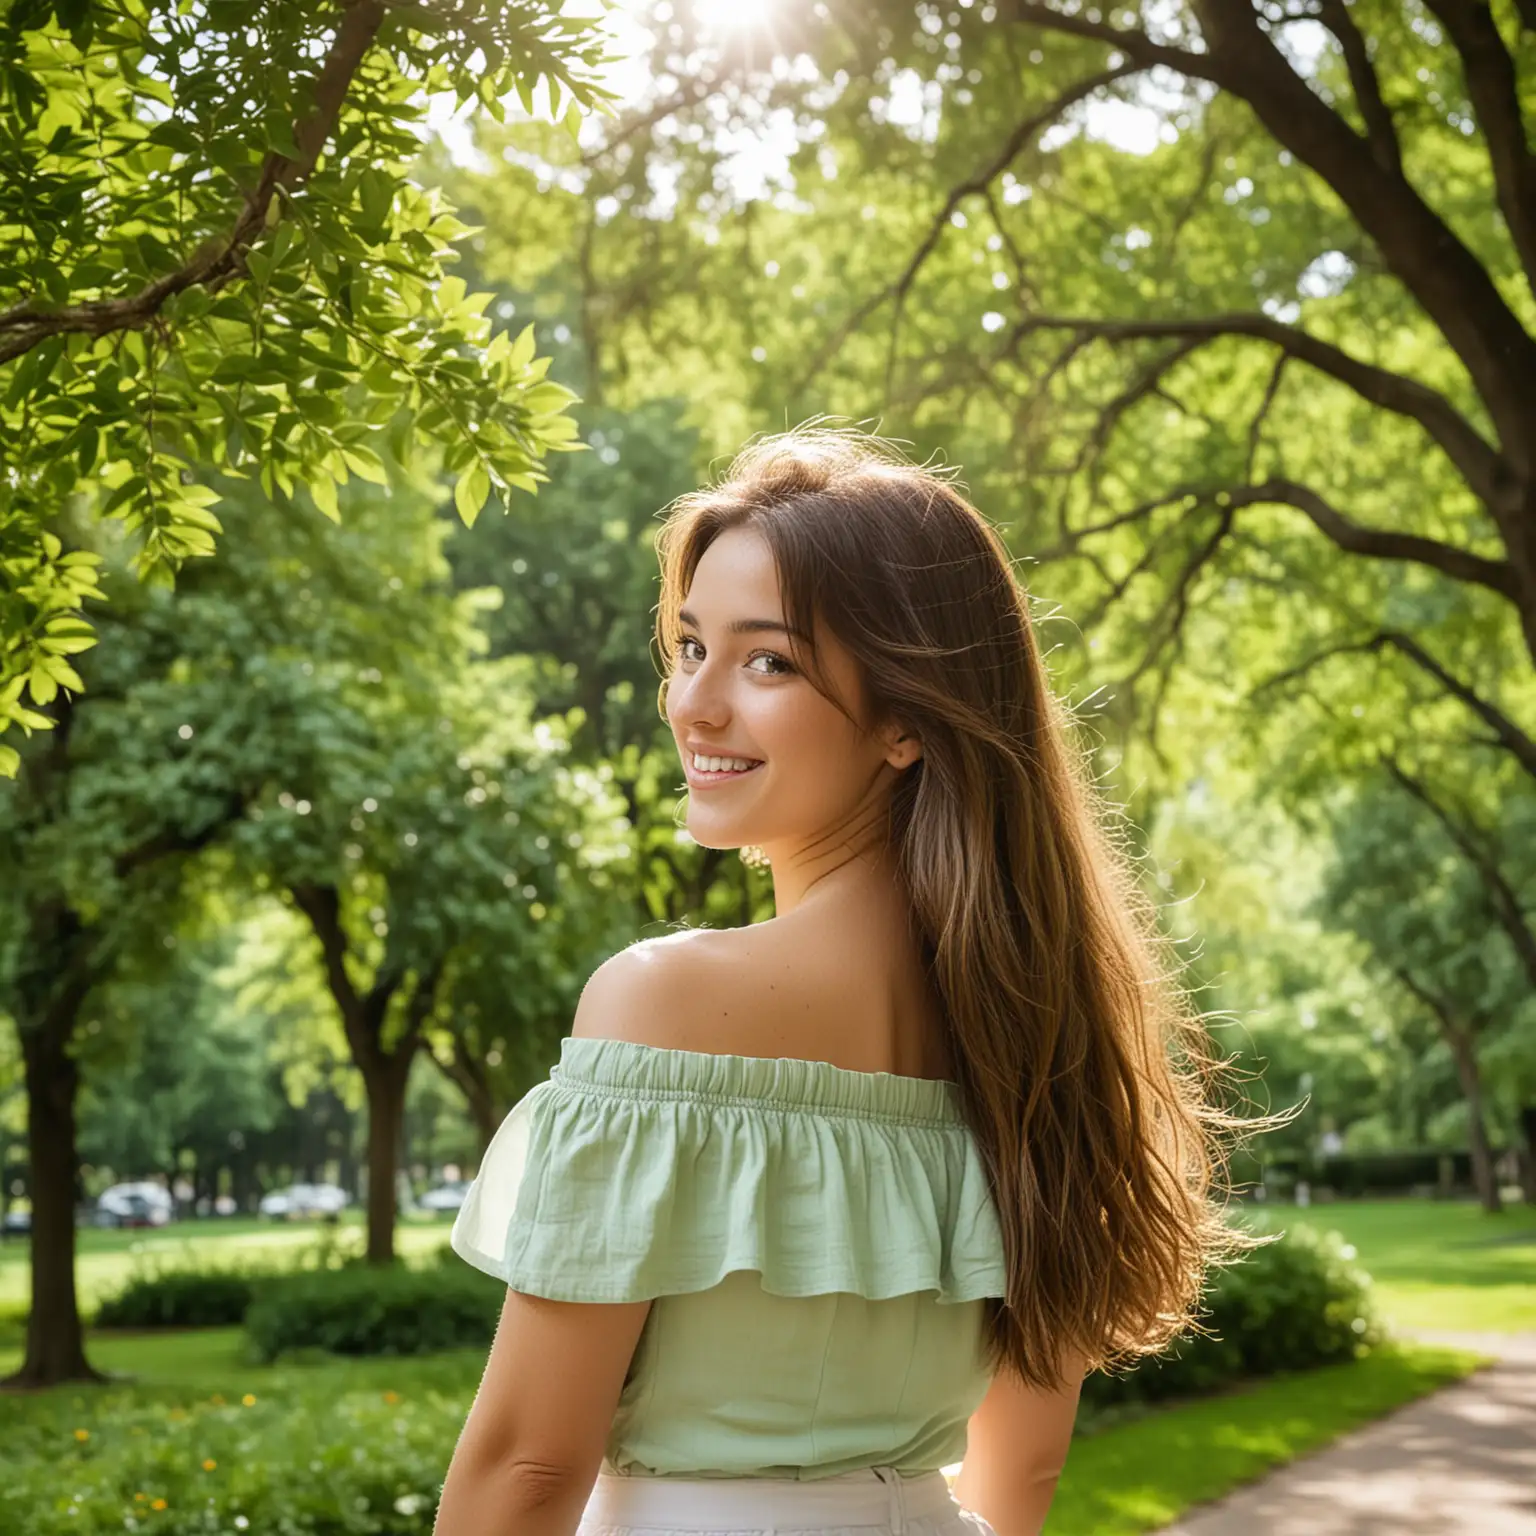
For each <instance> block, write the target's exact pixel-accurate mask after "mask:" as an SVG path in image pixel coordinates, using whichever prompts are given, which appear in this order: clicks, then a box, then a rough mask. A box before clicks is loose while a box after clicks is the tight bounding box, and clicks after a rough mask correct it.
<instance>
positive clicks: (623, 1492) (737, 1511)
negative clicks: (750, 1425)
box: [582, 1467, 957, 1532]
mask: <svg viewBox="0 0 1536 1536" xmlns="http://www.w3.org/2000/svg"><path fill="white" fill-rule="evenodd" d="M956 1507H957V1505H956V1503H955V1498H954V1495H953V1494H952V1493H951V1492H950V1490H949V1482H948V1480H947V1479H946V1478H945V1476H944V1474H943V1473H942V1472H940V1471H932V1472H920V1473H917V1474H915V1475H910V1474H908V1475H903V1474H901V1473H899V1472H897V1471H896V1469H895V1468H894V1467H861V1468H858V1469H856V1470H855V1471H852V1472H839V1473H835V1474H834V1475H833V1476H831V1477H818V1478H811V1479H807V1480H804V1481H802V1480H800V1479H797V1478H790V1477H635V1476H621V1475H618V1474H615V1473H609V1472H601V1473H599V1474H598V1477H597V1481H596V1482H595V1483H594V1484H593V1487H592V1494H591V1497H590V1498H589V1499H588V1500H587V1506H586V1509H585V1511H584V1513H583V1515H582V1521H583V1523H584V1524H589V1525H618V1526H660V1527H663V1528H667V1529H671V1530H674V1531H771V1530H773V1529H775V1528H777V1527H783V1528H786V1529H791V1530H794V1529H808V1528H811V1527H815V1526H839V1525H873V1526H880V1527H882V1528H886V1529H889V1530H892V1531H896V1532H901V1531H902V1530H903V1529H904V1528H905V1525H906V1522H907V1521H908V1520H920V1519H926V1518H929V1517H931V1516H934V1515H938V1514H943V1513H945V1512H947V1511H949V1510H952V1509H955V1508H956Z"/></svg>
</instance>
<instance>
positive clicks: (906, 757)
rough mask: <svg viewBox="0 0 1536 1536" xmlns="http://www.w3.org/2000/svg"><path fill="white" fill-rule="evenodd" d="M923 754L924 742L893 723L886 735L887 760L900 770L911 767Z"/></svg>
mask: <svg viewBox="0 0 1536 1536" xmlns="http://www.w3.org/2000/svg"><path fill="white" fill-rule="evenodd" d="M922 755H923V744H922V742H921V740H919V738H918V737H916V736H915V735H913V734H912V733H911V732H910V731H904V730H902V728H901V727H900V726H899V725H893V726H892V727H891V728H890V730H889V732H888V733H887V736H886V753H885V760H886V762H888V763H889V764H890V765H891V767H893V768H895V769H897V770H898V771H899V770H901V769H903V768H910V767H911V766H912V764H913V763H915V762H916V761H917V760H918V758H920V757H921V756H922Z"/></svg>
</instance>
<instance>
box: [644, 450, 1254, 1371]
mask: <svg viewBox="0 0 1536 1536" xmlns="http://www.w3.org/2000/svg"><path fill="white" fill-rule="evenodd" d="M738 527H746V528H750V529H752V530H753V531H755V532H756V533H758V534H759V535H760V536H761V537H762V538H763V539H764V540H765V541H766V543H767V544H768V547H769V548H770V550H771V551H772V555H773V559H774V562H775V564H776V566H777V571H778V578H779V586H780V591H781V594H782V597H783V602H784V607H785V622H786V624H787V625H788V626H789V628H790V629H791V631H792V632H795V633H797V634H799V635H806V636H810V635H814V633H815V632H816V631H815V626H816V624H824V625H825V626H826V628H827V630H829V631H830V632H831V633H832V634H833V635H835V636H836V637H837V639H838V640H839V641H841V642H842V644H843V645H844V646H846V647H847V649H848V650H849V651H850V652H851V654H852V655H853V657H854V658H855V659H856V661H857V663H858V665H859V667H860V668H861V669H862V674H863V678H864V682H865V688H866V698H867V701H868V707H869V709H870V711H871V712H872V713H871V719H870V721H869V722H867V723H869V724H870V725H871V726H873V725H874V724H877V723H881V722H885V721H888V720H891V719H895V720H898V721H900V722H901V724H902V727H903V729H905V730H907V731H910V732H914V733H915V734H916V735H917V736H918V737H919V738H920V739H921V741H922V745H923V752H922V756H921V757H920V758H919V759H918V760H917V761H916V762H915V763H913V764H912V765H911V766H910V767H909V768H907V769H906V770H905V771H904V772H903V773H902V775H901V777H900V779H899V780H898V782H897V787H896V789H895V792H894V796H893V799H892V803H891V808H890V829H889V835H890V840H891V845H892V847H893V849H894V850H895V851H896V853H897V856H898V863H899V868H900V870H901V873H902V876H903V878H904V880H905V882H906V885H907V888H908V891H909V894H910V898H911V903H912V910H913V915H914V919H915V925H916V930H917V932H918V933H919V935H920V937H921V940H922V945H923V954H924V961H925V963H926V965H927V967H928V970H929V974H930V976H931V977H932V979H933V982H934V984H935V986H936V988H937V991H938V993H939V996H940V997H941V999H942V1001H943V1005H944V1010H945V1014H946V1020H945V1023H946V1028H947V1029H948V1031H949V1046H950V1057H951V1060H952V1062H953V1063H954V1069H955V1072H956V1077H957V1081H958V1083H959V1086H960V1090H961V1100H962V1104H963V1106H964V1109H965V1113H966V1118H967V1121H968V1123H969V1124H970V1126H971V1128H972V1130H973V1132H974V1134H975V1136H976V1140H977V1143H978V1146H979V1147H980V1149H981V1152H982V1155H983V1158H984V1161H985V1163H986V1166H987V1168H988V1171H989V1174H990V1177H991V1181H992V1190H993V1194H994V1196H995V1199H996V1204H997V1211H998V1217H999V1222H1000V1226H1001V1229H1002V1235H1003V1243H1004V1252H1005V1258H1006V1265H1007V1275H1008V1280H1007V1290H1008V1294H1007V1297H1006V1298H1005V1299H1003V1300H1001V1301H999V1300H997V1299H995V1298H994V1299H989V1301H988V1305H987V1321H986V1340H987V1352H988V1360H989V1364H990V1366H991V1368H992V1369H993V1370H994V1371H995V1370H996V1369H997V1368H998V1367H999V1366H1000V1365H1001V1364H1003V1363H1005V1362H1006V1363H1007V1364H1008V1365H1010V1366H1011V1367H1012V1368H1013V1369H1014V1370H1015V1371H1016V1372H1017V1374H1018V1375H1019V1376H1021V1377H1022V1378H1023V1379H1024V1380H1025V1381H1026V1382H1028V1383H1030V1384H1032V1385H1035V1386H1039V1387H1044V1388H1050V1387H1053V1386H1055V1385H1057V1384H1058V1383H1059V1381H1060V1375H1061V1369H1062V1366H1061V1358H1062V1354H1063V1352H1064V1351H1066V1350H1077V1351H1081V1352H1082V1353H1083V1354H1084V1355H1086V1357H1087V1359H1088V1363H1089V1365H1090V1367H1103V1366H1106V1365H1115V1364H1123V1363H1127V1362H1129V1361H1130V1360H1133V1359H1134V1358H1136V1357H1138V1356H1140V1355H1144V1354H1148V1353H1151V1352H1154V1351H1156V1350H1158V1349H1160V1348H1162V1347H1163V1346H1164V1345H1166V1344H1167V1343H1168V1341H1169V1340H1170V1339H1172V1338H1173V1337H1174V1336H1175V1335H1177V1334H1178V1333H1180V1332H1182V1331H1184V1330H1185V1329H1186V1328H1188V1327H1189V1326H1190V1325H1191V1323H1192V1322H1193V1321H1194V1318H1195V1313H1196V1309H1197V1306H1198V1302H1199V1299H1200V1293H1201V1290H1202V1286H1203V1282H1204V1279H1205V1277H1206V1274H1207V1272H1208V1271H1209V1269H1210V1267H1211V1265H1212V1264H1213V1263H1215V1262H1220V1261H1221V1260H1222V1259H1224V1258H1226V1257H1228V1256H1230V1255H1231V1254H1233V1253H1235V1252H1237V1251H1239V1250H1241V1249H1242V1248H1244V1247H1247V1246H1251V1245H1252V1240H1251V1239H1248V1238H1245V1237H1243V1236H1242V1235H1240V1234H1239V1233H1237V1232H1236V1231H1234V1230H1233V1229H1232V1228H1230V1227H1229V1226H1228V1225H1227V1223H1226V1222H1225V1221H1224V1219H1223V1217H1222V1213H1221V1210H1220V1206H1219V1203H1218V1198H1217V1197H1218V1196H1219V1195H1220V1194H1221V1192H1222V1186H1221V1184H1220V1180H1221V1178H1222V1176H1223V1174H1224V1169H1225V1159H1226V1155H1227V1153H1228V1152H1229V1150H1230V1147H1229V1145H1228V1143H1229V1142H1230V1140H1231V1133H1233V1132H1235V1131H1236V1130H1237V1128H1238V1127H1239V1126H1240V1125H1241V1124H1242V1122H1240V1121H1238V1120H1237V1119H1236V1118H1235V1117H1234V1116H1232V1115H1231V1114H1230V1113H1229V1112H1228V1111H1227V1110H1225V1109H1224V1108H1222V1107H1221V1106H1220V1105H1219V1104H1218V1103H1217V1102H1216V1095H1215V1092H1214V1090H1215V1087H1216V1085H1217V1081H1218V1079H1219V1077H1220V1075H1221V1072H1222V1070H1223V1067H1224V1063H1222V1062H1219V1061H1217V1060H1216V1059H1215V1058H1214V1057H1213V1056H1212V1055H1211V1054H1210V1051H1209V1047H1208V1043H1207V1036H1206V1033H1205V1029H1204V1026H1203V1021H1202V1019H1201V1017H1200V1015H1199V1014H1198V1013H1197V1012H1196V1011H1195V1009H1194V1008H1193V1007H1192V1005H1191V1003H1190V1000H1189V998H1188V996H1187V994H1186V993H1185V992H1184V991H1183V990H1182V989H1181V987H1180V986H1179V985H1178V983H1177V982H1176V980H1175V979H1174V976H1173V972H1175V971H1176V970H1177V966H1176V965H1174V966H1170V967H1168V968H1167V969H1166V970H1165V969H1164V968H1163V966H1162V965H1160V963H1159V962H1160V960H1162V959H1163V958H1164V957H1165V956H1166V954H1167V952H1168V948H1169V942H1168V940H1166V939H1164V938H1162V937H1161V936H1160V933H1159V930H1158V926H1157V921H1156V910H1155V908H1154V907H1153V906H1152V904H1151V903H1150V902H1149V901H1148V900H1147V898H1146V897H1145V896H1144V895H1143V893H1142V891H1141V889H1140V887H1139V885H1138V882H1137V881H1136V879H1135V876H1134V871H1133V867H1132V863H1131V860H1130V859H1129V858H1128V857H1127V855H1126V853H1125V851H1124V847H1123V844H1124V838H1123V836H1122V835H1120V833H1121V832H1122V831H1123V829H1121V828H1120V827H1119V826H1118V824H1117V823H1112V822H1111V820H1110V818H1109V817H1108V815H1107V814H1106V811H1107V806H1106V805H1105V804H1104V803H1103V802H1102V800H1101V799H1100V796H1099V794H1098V791H1097V787H1096V785H1095V784H1094V782H1093V780H1092V779H1091V777H1090V776H1089V774H1088V772H1087V771H1086V767H1085V754H1084V752H1083V751H1081V750H1080V749H1079V748H1077V747H1076V746H1075V745H1074V743H1073V741H1072V736H1071V731H1072V723H1073V722H1072V717H1071V715H1070V713H1069V712H1068V710H1067V709H1066V707H1065V706H1064V705H1063V704H1062V703H1061V702H1060V701H1059V700H1058V699H1057V697H1056V695H1055V693H1054V692H1053V690H1052V688H1051V685H1050V679H1049V675H1048V673H1047V671H1046V669H1045V666H1044V663H1043V662H1042V659H1041V655H1040V650H1039V647H1038V645H1037V643H1036V639H1035V633H1034V628H1033V625H1032V622H1031V618H1030V612H1029V598H1028V596H1027V594H1026V592H1025V590H1024V588H1023V586H1022V583H1021V582H1020V581H1019V580H1018V578H1017V576H1016V575H1015V572H1014V568H1013V562H1012V559H1011V557H1010V555H1009V553H1008V551H1007V549H1006V547H1005V546H1004V544H1003V542H1002V540H1001V539H1000V538H999V537H998V535H997V533H996V532H995V531H994V530H993V529H992V527H991V526H990V525H989V524H988V523H987V522H986V521H985V520H984V519H983V518H982V516H981V514H980V513H979V512H978V511H977V510H976V509H975V508H974V507H973V506H972V505H971V504H970V503H969V502H968V501H967V500H966V499H965V497H963V496H962V495H960V494H959V492H958V491H957V490H956V489H955V488H954V486H953V485H952V484H950V483H949V481H948V479H946V478H945V476H944V475H943V474H942V473H940V472H936V471H934V470H930V469H925V468H921V467H919V466H917V465H914V464H912V463H910V462H908V461H907V460H906V459H905V458H903V457H902V456H901V455H900V453H899V452H897V451H896V450H895V449H894V448H893V447H892V446H891V445H890V444H888V443H886V442H884V441H882V440H881V439H878V438H874V437H870V436H866V435H864V434H862V433H858V432H854V431H848V430H838V429H832V428H827V427H816V428H800V429H797V430H795V431H791V432H787V433H782V434H779V435H777V436H772V437H767V438H764V439H761V440H759V441H757V442H755V443H753V444H750V445H749V446H748V447H746V448H745V449H744V450H743V451H742V452H741V453H740V454H739V455H738V456H737V457H736V458H735V460H734V461H733V462H732V464H731V465H730V468H729V469H728V471H727V472H726V475H725V477H724V478H723V479H722V480H720V481H719V482H718V483H716V484H715V485H713V486H710V487H707V488H705V489H703V490H698V491H694V492H690V493H689V494H688V495H686V496H683V497H682V498H680V499H679V500H678V501H677V502H675V503H674V504H673V505H672V507H671V508H670V509H669V510H668V514H667V517H666V521H665V523H664V524H663V526H662V527H661V529H660V530H659V531H658V535H657V550H658V554H659V556H660V559H661V565H662V591H661V602H660V606H659V608H658V610H657V625H656V638H657V642H658V644H659V647H660V651H661V657H662V665H663V668H664V670H665V673H666V677H667V678H669V677H670V675H671V672H672V669H673V667H674V666H675V662H676V657H677V652H678V643H679V638H680V635H679V622H678V617H677V615H678V609H679V607H680V606H681V605H682V603H683V602H684V600H685V597H686V593H687V590H688V587H689V585H690V584H691V582H692V579H693V573H694V571H695V569H696V567H697V566H698V563H699V560H700V557H701V556H702V555H703V553H704V551H705V550H706V549H707V548H708V547H709V545H710V543H711V542H712V541H713V540H714V539H715V538H716V537H717V536H718V535H719V534H721V533H722V532H724V531H725V530H726V529H729V528H738ZM791 640H792V651H791V654H792V657H793V660H794V662H795V664H796V665H797V666H798V667H800V668H801V670H802V671H803V672H804V674H805V675H806V676H807V678H809V679H810V680H811V681H812V682H813V685H814V686H816V687H817V688H818V689H819V690H820V691H822V692H823V693H825V694H826V695H827V696H828V697H829V698H833V700H834V702H837V703H839V707H840V708H842V709H843V712H844V713H845V714H848V710H847V709H846V707H845V706H844V705H843V704H842V703H841V701H838V700H836V699H835V697H834V695H833V694H832V693H831V691H830V690H829V688H828V687H827V686H826V681H825V674H824V672H822V671H821V670H820V669H819V668H818V667H817V665H816V659H815V655H814V651H813V649H812V648H811V647H810V646H807V645H801V644H800V643H798V642H797V641H795V640H794V638H793V635H792V637H791ZM665 689H666V678H664V680H663V682H662V699H663V701H664V699H665Z"/></svg>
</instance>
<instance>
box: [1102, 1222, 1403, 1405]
mask: <svg viewBox="0 0 1536 1536" xmlns="http://www.w3.org/2000/svg"><path fill="white" fill-rule="evenodd" d="M1353 1259H1354V1250H1353V1249H1352V1248H1350V1247H1348V1246H1347V1245H1346V1244H1345V1242H1344V1240H1343V1239H1342V1238H1341V1237H1340V1236H1339V1235H1338V1233H1336V1232H1329V1233H1327V1234H1322V1233H1319V1232H1317V1231H1315V1230H1313V1229H1312V1228H1311V1227H1306V1226H1293V1227H1291V1228H1290V1229H1289V1230H1287V1232H1286V1234H1285V1235H1284V1236H1283V1237H1282V1238H1280V1239H1279V1241H1277V1242H1272V1243H1269V1244H1268V1245H1267V1246H1265V1247H1263V1248H1260V1249H1258V1250H1256V1251H1255V1252H1253V1253H1251V1254H1249V1256H1248V1257H1247V1258H1246V1259H1245V1260H1243V1262H1242V1263H1240V1264H1234V1265H1232V1266H1231V1267H1230V1268H1226V1269H1223V1270H1221V1271H1219V1273H1218V1275H1217V1278H1216V1280H1215V1283H1214V1284H1213V1285H1212V1286H1211V1288H1210V1291H1209V1293H1208V1294H1207V1296H1206V1304H1205V1312H1204V1313H1203V1315H1202V1317H1201V1319H1200V1321H1201V1324H1202V1326H1203V1327H1204V1328H1206V1329H1208V1330H1209V1333H1206V1334H1197V1335H1193V1336H1190V1337H1187V1338H1185V1339H1182V1340H1180V1341H1179V1342H1178V1343H1176V1344H1174V1345H1173V1346H1172V1348H1171V1349H1170V1350H1169V1351H1168V1353H1166V1354H1164V1355H1159V1356H1156V1357H1154V1358H1153V1359H1150V1360H1147V1361H1145V1362H1144V1363H1143V1364H1141V1365H1139V1366H1137V1367H1136V1368H1135V1369H1134V1370H1131V1371H1127V1372H1124V1373H1116V1374H1114V1375H1105V1374H1097V1375H1093V1376H1090V1377H1089V1378H1088V1380H1087V1381H1086V1382H1084V1383H1083V1401H1084V1403H1085V1404H1087V1405H1089V1406H1090V1407H1092V1408H1105V1407H1110V1406H1113V1405H1117V1404H1122V1403H1141V1402H1157V1401H1160V1400H1162V1399H1164V1398H1169V1397H1192V1396H1195V1395H1197V1394H1199V1393H1201V1392H1209V1391H1212V1390H1213V1389H1215V1388H1217V1387H1221V1386H1224V1385H1226V1384H1227V1383H1228V1382H1234V1381H1237V1380H1240V1379H1242V1378H1244V1377H1250V1376H1268V1375H1273V1374H1274V1373H1275V1372H1278V1371H1301V1370H1308V1369H1310V1368H1311V1367H1313V1366H1319V1365H1331V1364H1333V1363H1334V1362H1336V1361H1342V1360H1352V1359H1354V1358H1355V1357H1356V1356H1357V1355H1359V1354H1362V1353H1364V1352H1365V1351H1367V1350H1368V1349H1370V1348H1371V1347H1372V1346H1373V1345H1375V1344H1378V1343H1379V1342H1380V1341H1381V1336H1382V1335H1381V1325H1380V1323H1379V1321H1378V1319H1377V1317H1376V1313H1375V1306H1374V1303H1373V1301H1372V1298H1371V1293H1370V1288H1371V1281H1370V1276H1369V1275H1367V1274H1366V1273H1365V1272H1364V1270H1362V1269H1360V1268H1359V1267H1358V1266H1357V1265H1356V1264H1355V1263H1354V1262H1353Z"/></svg>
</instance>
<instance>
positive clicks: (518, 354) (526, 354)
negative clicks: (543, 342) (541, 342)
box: [507, 320, 538, 368]
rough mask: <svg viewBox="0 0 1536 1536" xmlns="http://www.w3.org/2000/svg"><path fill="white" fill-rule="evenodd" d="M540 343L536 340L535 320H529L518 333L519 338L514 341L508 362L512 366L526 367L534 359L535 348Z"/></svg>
mask: <svg viewBox="0 0 1536 1536" xmlns="http://www.w3.org/2000/svg"><path fill="white" fill-rule="evenodd" d="M537 345H538V343H537V342H536V341H535V340H534V335H533V321H531V320H530V321H529V322H528V324H527V325H525V326H524V327H523V328H522V330H521V331H519V332H518V334H517V340H516V341H514V342H513V343H512V353H511V356H510V357H508V359H507V363H508V365H509V366H510V367H512V368H526V367H527V366H528V364H529V363H531V362H532V361H533V349H534V348H535V347H536V346H537Z"/></svg>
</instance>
